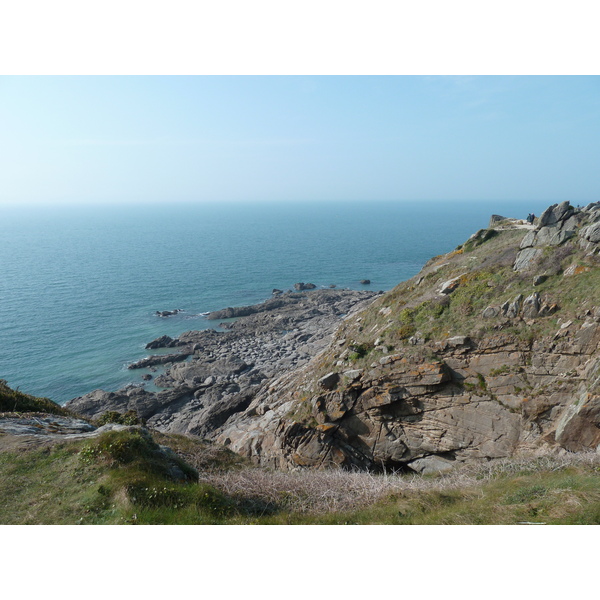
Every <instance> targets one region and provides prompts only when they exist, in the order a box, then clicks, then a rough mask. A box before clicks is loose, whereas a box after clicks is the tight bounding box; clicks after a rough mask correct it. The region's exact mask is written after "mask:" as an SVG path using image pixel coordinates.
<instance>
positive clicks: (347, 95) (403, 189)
mask: <svg viewBox="0 0 600 600" xmlns="http://www.w3.org/2000/svg"><path fill="white" fill-rule="evenodd" d="M0 106H1V110H0V161H1V164H2V168H1V169H0V204H14V203H46V204H54V203H61V204H62V203H78V204H86V203H94V204H97V203H115V202H116V203H120V202H144V203H146V202H147V203H151V202H181V201H183V202H187V201H199V202H202V201H297V200H308V201H316V200H412V201H417V200H418V201H420V200H453V199H462V200H482V201H494V200H547V201H549V202H558V201H562V200H571V201H573V202H575V203H587V202H591V201H597V200H600V178H599V177H598V164H600V77H598V76H583V77H580V76H564V77H563V76H546V77H528V76H517V77H503V76H490V77H485V76H484V77H450V76H441V77H434V76H424V77H417V76H315V77H308V76H258V77H253V76H221V77H218V76H183V77H179V76H164V77H162V76H148V77H142V76H139V77H134V76H116V77H99V76H82V77H78V76H71V77H62V76H41V77H33V76H32V77H25V76H22V77H19V76H16V77H12V76H6V77H0Z"/></svg>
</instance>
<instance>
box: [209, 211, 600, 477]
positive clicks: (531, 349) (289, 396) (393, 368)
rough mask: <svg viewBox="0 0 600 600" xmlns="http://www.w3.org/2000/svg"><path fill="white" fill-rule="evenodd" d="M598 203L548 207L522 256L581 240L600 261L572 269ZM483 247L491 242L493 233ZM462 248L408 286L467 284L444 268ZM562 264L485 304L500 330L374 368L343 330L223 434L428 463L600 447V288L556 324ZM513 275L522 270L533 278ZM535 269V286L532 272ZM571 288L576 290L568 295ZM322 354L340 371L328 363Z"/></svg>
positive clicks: (271, 453)
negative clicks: (356, 356)
mask: <svg viewBox="0 0 600 600" xmlns="http://www.w3.org/2000/svg"><path fill="white" fill-rule="evenodd" d="M597 212H600V210H599V208H598V205H593V206H591V207H590V208H588V207H586V209H584V210H577V209H573V208H572V207H570V205H568V203H566V204H565V203H563V204H561V205H555V206H554V207H550V209H548V210H547V211H545V212H544V213H543V215H542V217H541V218H540V220H539V225H538V228H537V229H535V230H532V231H531V232H529V233H527V232H524V236H523V237H524V238H525V240H527V241H523V243H521V244H520V246H521V251H520V255H521V257H523V255H524V254H525V256H526V255H527V253H530V257H529V260H533V259H535V258H536V257H539V256H540V255H542V253H545V254H544V255H545V256H548V252H549V251H548V250H545V249H546V248H558V246H562V245H564V244H575V245H576V244H580V245H581V246H582V247H584V248H585V250H586V251H587V252H588V254H587V255H586V256H587V257H588V259H589V260H590V261H592V262H591V263H590V264H589V265H586V266H585V269H587V270H585V269H584V268H583V267H581V266H578V267H576V268H573V269H572V271H573V274H572V276H573V277H577V276H582V275H577V274H578V273H579V274H580V273H586V274H590V273H593V272H595V271H594V269H596V272H597V270H598V269H600V264H599V263H600V261H596V263H594V262H593V260H594V258H593V257H594V256H597V248H596V247H593V246H591V245H590V244H593V243H595V242H593V241H592V240H594V239H596V238H595V234H592V233H591V232H594V231H595V229H594V227H595V223H596V222H600V219H599V221H595V220H594V219H595V218H596V213H597ZM590 221H592V224H591V225H590V224H589V223H590ZM503 222H504V220H503ZM544 228H546V231H544ZM540 231H541V232H542V233H541V235H540ZM558 234H561V235H558ZM479 237H480V238H481V237H482V236H479ZM473 239H475V238H473ZM488 239H491V238H488ZM494 239H496V238H494ZM521 239H522V238H521ZM580 241H581V243H580ZM484 243H485V242H484ZM516 243H517V245H519V241H517V242H516ZM534 245H535V247H533V246H534ZM575 245H573V246H571V247H570V249H569V252H574V250H573V249H574V248H575ZM476 247H477V250H478V251H479V248H481V247H484V246H483V244H482V245H480V246H476ZM550 252H553V250H550ZM507 256H509V254H507ZM550 256H551V255H550ZM557 256H560V257H564V256H567V257H568V256H571V254H569V253H566V252H563V253H562V254H559V255H557ZM572 256H576V254H572ZM444 259H446V260H444ZM451 260H452V259H448V258H447V257H439V258H438V259H437V260H436V261H433V263H431V261H430V263H431V264H430V263H428V268H426V269H424V271H423V272H422V274H420V275H419V276H417V277H415V278H414V281H415V283H414V284H412V287H411V284H410V282H407V284H406V286H405V289H406V290H407V292H406V293H407V294H408V293H410V291H411V290H413V289H415V288H423V292H422V293H423V296H422V297H424V298H427V297H428V296H427V293H428V292H427V287H425V286H426V283H425V282H427V281H430V283H429V284H428V286H429V289H431V296H429V298H431V297H434V296H435V295H436V294H440V293H441V292H442V290H445V292H444V293H445V294H446V295H448V294H449V293H450V294H452V292H453V291H454V290H456V289H457V288H458V286H460V285H462V284H461V281H463V280H464V281H465V282H466V283H465V285H466V284H468V281H469V278H468V277H466V278H464V279H463V276H461V275H458V276H455V277H452V278H447V277H446V278H444V276H443V275H441V276H438V274H437V272H436V271H437V270H439V271H440V272H442V271H443V272H446V270H447V269H448V268H449V265H451V264H452V263H451ZM465 260H468V259H465ZM557 260H562V258H557ZM494 261H495V262H499V259H498V258H494V257H493V256H490V258H485V256H484V257H483V259H482V262H483V264H490V263H492V264H493V262H494ZM460 264H465V263H460ZM466 264H469V263H466ZM509 264H511V263H509ZM574 264H576V263H574ZM438 265H439V266H438ZM593 265H596V266H593ZM459 268H460V266H457V267H456V270H458V269H459ZM459 272H460V271H459ZM559 272H560V269H557V270H556V273H552V274H549V275H548V276H544V277H540V278H539V279H538V280H537V283H536V285H537V286H538V287H540V288H541V289H540V290H539V291H538V290H537V289H536V291H533V290H531V288H530V290H531V291H528V292H527V293H517V294H513V296H512V297H510V296H509V297H508V299H506V300H504V301H502V302H500V303H498V304H497V305H490V306H488V307H487V308H485V309H483V316H484V317H485V318H486V320H489V321H490V327H492V329H497V330H498V331H497V333H494V334H489V333H487V334H485V335H484V336H481V335H479V336H472V335H466V334H465V335H454V336H451V337H449V338H447V339H446V340H442V341H436V340H429V341H427V340H426V339H423V338H422V337H421V338H420V341H419V342H418V344H417V348H422V350H421V351H419V352H417V351H411V350H410V349H409V346H406V347H405V349H404V350H403V351H402V352H400V353H399V354H398V353H396V354H388V355H385V354H384V356H382V357H381V358H380V359H379V360H374V361H373V362H372V363H371V364H370V367H368V368H365V369H354V370H352V369H350V370H349V366H348V365H349V364H350V362H349V360H348V353H347V351H346V352H344V347H345V346H346V344H345V341H346V340H345V339H339V340H338V339H335V338H334V340H333V342H332V345H331V346H330V347H329V348H328V349H327V350H325V351H324V352H323V353H321V354H320V355H319V356H317V357H315V359H313V361H312V362H311V363H309V364H308V365H307V366H305V367H303V368H301V369H297V370H296V371H295V372H290V373H286V374H282V375H281V376H280V377H279V378H277V379H275V380H273V381H270V382H269V383H268V385H265V386H263V388H262V389H261V390H260V392H259V393H258V394H257V395H256V397H255V398H254V399H253V400H252V402H251V403H250V405H249V406H248V408H247V409H246V410H245V411H244V412H243V413H239V414H236V415H234V416H233V417H232V418H231V419H229V420H228V421H227V423H226V424H225V425H224V426H223V427H222V428H221V430H220V431H219V432H217V434H216V436H215V437H216V439H217V441H219V442H221V443H224V444H227V445H228V446H229V447H230V448H231V449H232V450H234V451H236V452H240V453H242V454H244V455H246V456H249V457H251V458H252V459H253V460H255V461H256V462H257V463H260V464H263V465H269V466H273V467H277V468H297V467H301V466H302V467H307V466H308V467H316V468H320V467H326V466H343V467H346V468H352V467H358V468H371V469H373V468H375V469H376V468H383V467H385V468H401V469H403V468H409V469H412V470H415V471H417V472H420V473H427V472H432V471H439V470H445V469H448V468H451V467H452V465H453V464H456V463H457V462H463V461H468V460H481V459H484V460H487V459H491V458H499V457H505V456H511V455H514V454H517V453H519V452H552V451H563V452H564V451H581V450H589V449H590V448H593V449H595V448H596V447H598V445H599V444H600V433H599V432H600V308H599V305H600V297H598V298H594V297H592V298H590V300H591V301H592V302H593V301H594V300H595V301H596V302H597V304H596V305H595V306H592V307H591V308H588V309H586V310H584V309H583V308H582V309H581V312H580V314H577V315H575V316H574V317H573V318H569V319H565V318H563V319H562V320H561V319H559V320H558V324H557V325H555V326H554V327H555V328H554V329H552V322H551V321H548V319H549V318H550V317H553V316H554V315H561V314H565V312H564V311H563V309H562V308H561V304H560V302H555V301H554V300H556V299H558V300H560V299H561V298H563V296H560V294H559V295H558V296H551V295H550V296H549V295H547V293H546V292H545V291H544V290H545V289H547V286H548V284H550V283H552V277H553V276H556V277H558V276H560V275H559ZM565 274H566V271H565ZM515 277H516V278H515V282H517V283H518V282H520V281H522V279H519V278H518V276H515ZM563 280H564V279H563ZM436 281H437V282H438V283H437V284H436ZM528 281H529V285H530V286H531V285H532V278H529V279H528ZM440 284H441V287H440ZM511 285H514V284H511ZM544 285H545V286H546V287H543V286H544ZM524 289H525V288H524ZM503 292H504V290H501V291H500V295H505V294H503ZM438 297H439V296H438ZM384 298H385V296H384ZM449 298H453V295H450V296H449ZM564 300H565V301H569V303H570V302H571V301H570V299H569V298H568V296H566V297H564ZM588 304H589V303H588ZM377 305H378V303H377V304H376V305H374V306H373V308H372V309H369V311H375V310H376V306H377ZM400 306H401V307H402V304H400ZM484 306H485V305H484ZM390 308H391V307H385V306H384V307H383V308H378V309H377V313H378V314H380V315H382V316H390V317H391V316H392V315H393V314H394V312H393V308H392V309H391V310H390ZM362 318H363V317H362V315H361V317H360V318H356V326H357V329H356V330H355V331H361V330H362V322H361V321H362ZM369 322H372V321H369ZM536 324H537V325H536ZM390 325H393V320H390V321H389V322H388V324H387V325H386V324H385V322H384V325H383V329H377V330H376V332H375V333H374V334H373V336H374V338H375V336H376V334H377V332H380V331H385V328H386V327H390ZM536 326H537V329H535V331H538V332H539V334H538V335H536V336H535V337H533V336H532V335H530V334H528V332H527V330H528V328H529V327H536ZM378 327H380V326H378ZM511 328H512V329H511ZM503 329H507V331H508V332H507V333H504V332H503V331H502V330H503ZM546 330H547V331H548V332H547V333H544V331H546ZM465 333H470V332H465ZM340 335H341V334H340ZM344 336H347V332H344ZM380 337H381V335H380ZM410 339H411V340H413V339H419V336H418V334H416V335H414V336H412V337H411V338H410ZM409 342H410V340H409ZM411 343H412V342H411ZM415 343H416V342H415ZM380 344H381V340H380V338H378V339H376V340H375V341H374V342H373V345H374V346H375V349H376V350H377V349H379V348H380V349H381V351H382V352H385V351H384V348H385V345H380ZM321 364H324V365H328V364H334V365H337V366H338V369H339V370H338V371H334V372H329V373H328V374H327V375H323V372H324V371H323V370H321V367H320V365H321ZM322 368H323V369H324V368H325V367H322ZM319 371H320V373H321V374H320V376H317V374H318V373H319ZM325 372H326V371H325ZM346 373H352V377H346V376H345V375H346ZM266 407H268V410H267V409H266Z"/></svg>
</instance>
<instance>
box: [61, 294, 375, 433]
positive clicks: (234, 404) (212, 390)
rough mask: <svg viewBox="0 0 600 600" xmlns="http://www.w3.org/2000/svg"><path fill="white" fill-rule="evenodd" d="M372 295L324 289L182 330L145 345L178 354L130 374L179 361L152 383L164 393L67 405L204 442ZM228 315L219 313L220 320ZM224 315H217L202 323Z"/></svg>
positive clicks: (104, 395) (132, 393)
mask: <svg viewBox="0 0 600 600" xmlns="http://www.w3.org/2000/svg"><path fill="white" fill-rule="evenodd" d="M377 296H378V294H376V293H373V292H365V291H360V292H359V291H350V290H334V289H327V290H315V291H311V292H309V293H288V294H282V295H281V296H278V297H277V298H273V299H271V300H267V301H266V302H264V303H262V304H258V305H255V306H251V307H242V308H241V309H240V311H239V312H243V313H245V314H246V316H244V317H243V318H240V319H239V320H237V321H235V322H232V323H228V324H227V328H228V330H227V331H224V332H217V331H215V330H213V329H207V330H202V331H188V332H185V333H183V334H182V335H180V336H179V338H177V339H171V338H168V336H163V337H161V338H158V339H157V340H154V341H153V342H152V347H153V348H159V347H169V348H178V349H179V351H180V352H179V353H178V354H168V355H158V356H152V357H149V358H147V359H142V360H141V361H138V362H137V363H134V365H131V368H142V367H148V366H154V365H158V364H161V363H163V364H164V363H175V362H176V361H179V362H177V364H173V365H172V366H170V367H169V368H168V369H167V370H166V371H165V372H164V373H162V374H159V375H157V376H156V377H155V378H154V383H155V384H156V385H157V386H158V387H162V388H165V389H164V391H159V392H150V391H147V390H145V389H144V388H143V387H141V386H128V387H126V388H124V389H122V390H118V391H116V392H105V391H103V390H96V391H94V392H91V393H89V394H86V395H85V396H82V397H79V398H75V399H73V400H71V401H70V402H69V403H67V406H68V408H70V409H71V410H73V411H75V412H77V413H79V414H82V415H85V416H87V417H97V416H99V415H101V414H102V413H104V412H106V411H108V410H115V411H120V412H124V411H127V410H134V411H136V412H137V413H138V414H139V415H140V417H142V418H144V419H145V420H146V421H147V423H148V425H149V426H151V427H155V428H158V429H160V430H162V431H165V432H173V433H192V434H195V435H202V436H209V435H211V434H212V433H213V432H214V431H215V430H216V429H217V428H219V427H221V426H222V425H223V424H224V423H225V422H226V421H227V419H228V418H229V417H231V416H232V415H233V414H235V413H237V412H240V411H243V410H245V409H246V408H247V407H248V405H249V404H250V402H251V400H252V399H253V398H254V396H255V395H256V393H257V392H258V390H259V389H260V388H261V387H262V386H263V385H264V382H265V381H267V380H269V379H270V378H272V377H275V376H277V375H278V374H280V373H282V372H286V371H289V370H290V369H293V368H296V367H298V366H300V365H302V364H305V363H306V362H308V360H310V358H312V357H313V356H314V355H315V354H316V353H318V352H319V351H320V350H322V349H323V348H324V347H325V346H326V345H327V343H328V341H329V339H330V337H331V334H332V333H333V331H334V330H335V327H336V325H337V324H338V323H339V322H340V320H341V319H342V318H343V317H344V316H345V315H347V314H353V313H354V312H355V311H357V310H359V309H360V308H362V307H364V306H365V305H366V304H368V303H369V302H371V301H372V300H373V299H374V298H376V297H377ZM232 310H234V309H226V315H229V314H231V313H230V312H229V311H232ZM239 312H237V313H236V314H239ZM226 315H224V314H223V311H218V312H216V313H211V315H209V318H210V317H211V316H213V317H215V318H217V319H221V318H225V316H226ZM186 359H187V360H186ZM184 361H185V362H184Z"/></svg>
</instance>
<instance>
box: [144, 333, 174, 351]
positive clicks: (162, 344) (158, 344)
mask: <svg viewBox="0 0 600 600" xmlns="http://www.w3.org/2000/svg"><path fill="white" fill-rule="evenodd" d="M172 341H173V338H170V337H169V336H168V335H163V336H161V337H159V338H156V339H155V340H152V341H151V342H149V343H148V344H146V350H154V349H156V348H169V345H170V344H171V342H172Z"/></svg>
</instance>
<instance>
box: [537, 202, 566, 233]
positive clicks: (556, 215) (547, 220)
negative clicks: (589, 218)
mask: <svg viewBox="0 0 600 600" xmlns="http://www.w3.org/2000/svg"><path fill="white" fill-rule="evenodd" d="M573 212H574V209H573V207H572V206H571V204H570V203H569V202H561V203H560V204H553V205H552V206H549V207H548V208H547V209H546V210H545V211H544V212H543V213H542V214H541V216H540V220H539V227H540V228H542V227H548V226H554V225H557V224H558V223H560V222H561V221H565V220H566V219H568V218H569V217H570V216H571V215H572V214H573Z"/></svg>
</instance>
